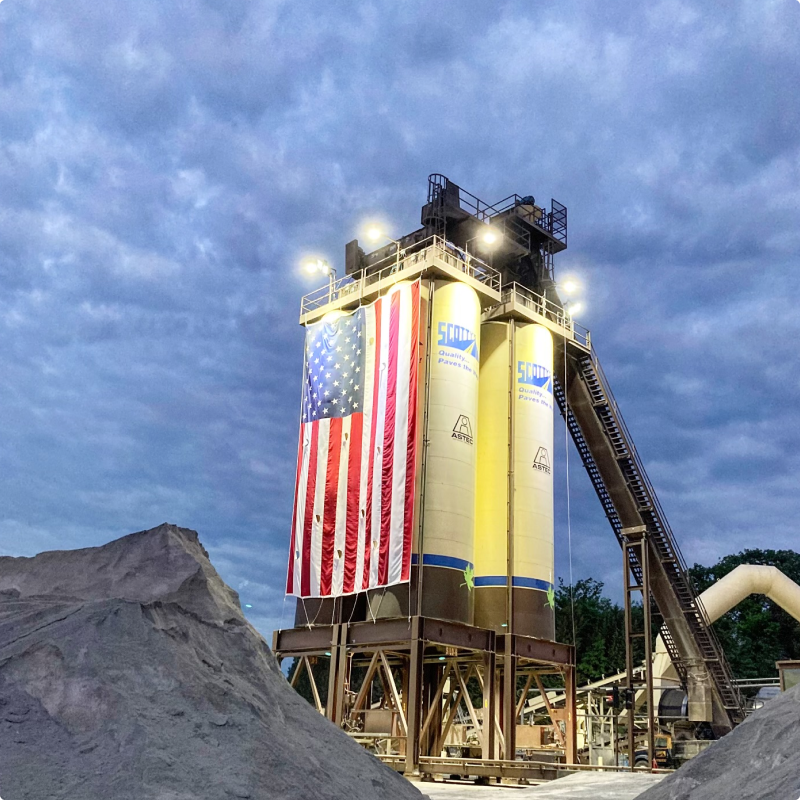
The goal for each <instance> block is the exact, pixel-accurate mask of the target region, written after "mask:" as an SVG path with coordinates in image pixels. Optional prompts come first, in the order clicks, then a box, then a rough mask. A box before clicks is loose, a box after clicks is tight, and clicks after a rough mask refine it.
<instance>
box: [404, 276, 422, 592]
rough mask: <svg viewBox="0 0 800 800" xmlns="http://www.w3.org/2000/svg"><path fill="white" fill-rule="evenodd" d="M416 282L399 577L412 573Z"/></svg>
mask: <svg viewBox="0 0 800 800" xmlns="http://www.w3.org/2000/svg"><path fill="white" fill-rule="evenodd" d="M419 314H420V297H419V282H417V283H415V284H414V285H413V286H412V287H411V336H410V342H411V352H410V353H409V370H408V372H409V378H408V436H407V438H406V490H405V499H406V509H405V518H404V520H403V523H404V524H403V562H402V563H403V566H402V572H401V577H400V580H403V581H407V580H408V579H409V578H410V576H411V548H412V546H413V537H414V486H415V483H414V481H415V479H416V471H417V402H418V400H417V375H418V374H419V360H420V356H419V348H420V342H419Z"/></svg>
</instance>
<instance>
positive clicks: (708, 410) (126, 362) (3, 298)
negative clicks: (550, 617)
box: [0, 0, 800, 631]
mask: <svg viewBox="0 0 800 800" xmlns="http://www.w3.org/2000/svg"><path fill="white" fill-rule="evenodd" d="M0 25H2V26H3V39H4V58H3V62H2V65H0V326H2V331H3V337H2V346H0V369H2V374H3V380H2V382H0V408H2V409H3V419H4V422H5V426H4V436H3V437H2V438H1V439H0V468H2V471H3V474H4V476H6V478H5V480H4V481H3V485H2V489H0V492H1V493H2V494H0V502H2V505H3V508H4V509H5V511H6V513H5V514H4V515H3V516H4V519H3V521H2V523H1V524H0V547H1V548H2V549H3V551H4V552H8V553H14V554H17V553H19V554H30V553H32V552H35V551H37V550H39V549H42V548H52V547H75V546H82V545H90V544H99V543H101V542H103V541H105V540H106V539H108V538H110V537H111V536H113V535H118V534H122V533H126V532H128V531H131V530H136V529H141V528H143V527H147V526H150V525H155V524H158V523H160V522H162V521H164V520H169V521H173V522H176V523H179V524H182V525H188V526H191V527H195V528H197V529H198V530H199V531H200V533H201V536H202V537H203V540H204V541H205V542H206V544H207V545H208V547H209V550H210V552H211V554H212V557H214V558H215V560H216V561H217V562H218V563H219V565H220V569H221V571H222V573H223V575H224V577H225V578H226V579H227V580H228V581H229V582H230V583H231V584H232V585H234V587H236V588H237V589H239V590H240V591H241V592H242V596H243V600H244V601H245V602H250V603H251V605H253V609H252V614H253V618H254V619H256V621H257V622H258V624H259V625H261V627H262V629H263V630H265V631H267V630H268V629H269V628H270V627H271V626H272V625H276V624H279V621H280V612H279V611H278V610H277V609H278V608H279V607H280V605H281V590H282V581H283V571H284V569H285V566H284V565H285V550H286V546H287V541H288V524H289V512H290V506H291V497H290V494H291V491H292V481H293V472H294V465H293V460H294V456H295V446H296V435H297V401H298V394H299V373H300V358H301V350H302V336H301V331H300V330H299V328H297V326H296V316H297V309H298V305H299V297H300V295H301V294H302V293H303V292H304V291H306V290H307V288H308V285H307V284H306V283H305V282H304V279H303V277H302V276H301V275H299V274H298V272H297V270H296V264H297V262H298V259H299V258H300V257H301V255H303V254H304V253H306V252H317V253H320V254H325V255H326V256H327V257H328V258H329V259H331V260H334V261H338V260H339V259H340V258H341V254H342V247H343V243H344V242H345V241H347V240H349V239H350V238H352V237H353V235H356V234H357V233H358V228H359V225H360V224H361V223H362V221H363V220H364V219H365V218H366V217H368V216H369V215H371V214H376V213H380V214H381V215H382V216H383V217H384V218H386V219H387V220H390V221H391V224H392V229H393V231H394V232H396V233H400V232H403V231H405V230H407V229H411V228H413V227H414V226H415V225H416V224H417V221H418V209H419V206H420V205H421V204H422V202H423V200H424V192H425V177H426V175H427V174H428V173H429V172H434V171H438V172H444V173H445V174H447V175H449V176H450V177H451V178H453V179H454V180H456V181H457V182H459V183H461V184H462V185H463V186H465V187H466V188H468V189H470V190H471V191H474V192H476V193H477V194H479V195H480V196H482V197H484V198H485V199H487V200H489V201H492V200H496V199H498V198H500V197H502V196H505V195H506V194H509V193H510V192H513V191H518V192H522V193H529V192H530V193H534V194H536V195H537V196H539V197H541V198H549V197H550V196H551V195H554V196H556V197H557V198H558V199H560V200H561V201H562V202H564V203H566V204H567V205H568V206H569V210H570V249H569V250H568V251H567V252H566V253H565V254H564V255H563V256H561V257H560V260H559V261H558V262H557V268H558V269H559V272H560V273H561V274H566V273H567V272H575V273H578V274H580V275H581V276H582V277H583V278H584V280H585V282H586V285H587V289H586V291H587V295H588V298H587V300H588V306H589V311H588V312H587V315H586V318H585V320H583V321H584V322H585V323H586V324H587V325H588V326H589V327H591V328H592V329H593V334H594V340H595V342H596V343H597V346H598V349H599V352H600V354H601V357H602V360H603V363H604V366H605V368H606V371H607V373H608V375H609V377H610V379H611V382H612V385H613V387H614V391H615V394H616V395H617V399H618V400H619V402H620V404H621V406H622V408H623V412H624V414H625V416H626V419H627V421H628V424H629V427H630V428H631V430H632V432H633V434H634V437H635V439H636V443H637V447H638V449H639V451H640V453H641V454H642V456H643V457H644V459H645V462H646V463H647V465H648V467H649V470H650V473H651V477H652V479H653V481H654V482H655V484H656V487H657V489H659V491H660V496H661V500H662V502H663V504H664V506H665V507H666V510H667V512H668V514H669V516H670V518H671V520H672V523H673V527H674V528H675V530H676V533H677V534H678V535H679V539H680V541H681V544H682V546H683V549H684V551H685V553H686V555H687V557H688V558H689V560H693V559H698V560H705V561H710V560H713V559H715V558H717V557H718V556H720V555H722V554H724V553H727V552H731V551H733V550H737V549H741V548H743V547H746V546H754V547H758V546H773V547H792V546H794V542H795V540H796V534H795V533H794V532H793V530H792V528H791V522H790V521H791V520H792V519H793V518H794V517H795V516H796V515H797V512H798V510H800V509H798V502H800V501H798V499H797V492H796V491H795V489H794V486H795V485H796V478H795V476H796V475H797V474H798V473H797V467H798V464H797V455H796V453H797V444H798V442H797V439H798V434H797V431H798V430H800V424H798V423H800V420H799V419H798V408H800V405H799V403H798V400H800V397H798V394H799V392H800V387H799V386H798V377H797V370H796V367H795V365H796V362H797V358H796V355H795V341H796V339H797V333H798V330H797V329H798V321H797V320H798V317H797V314H796V311H795V308H794V306H795V302H794V298H795V297H796V296H797V293H798V288H800V287H799V286H798V282H799V281H800V278H798V275H799V274H800V272H799V271H798V269H797V267H798V252H800V233H798V231H800V226H798V224H797V220H798V211H800V180H798V179H799V178H800V101H799V100H798V95H797V91H796V87H797V86H798V84H800V59H798V56H797V53H798V52H800V6H798V4H797V3H795V2H793V1H792V0H765V1H761V2H755V0H739V2H736V3H733V4H728V5H718V6H714V5H708V4H703V3H700V2H697V0H686V1H685V2H679V1H678V0H665V2H654V3H650V4H634V3H624V2H622V1H621V0H617V1H616V2H612V3H606V4H602V5H595V6H591V7H587V6H586V5H585V4H582V3H577V2H566V3H560V4H550V3H544V4H538V5H536V6H534V5H531V4H528V3H523V2H517V1H516V0H509V1H508V2H502V3H496V4H486V3H480V2H477V0H469V1H468V2H460V3H445V4H439V5H434V6H431V5H430V4H423V3H421V2H407V3H402V4H396V3H388V2H377V1H376V2H363V3H358V4H353V3H345V2H331V3H321V2H311V3H290V2H278V1H277V0H272V1H267V0H263V1H260V2H252V3H251V2H247V3H245V2H229V3H225V4H224V5H222V6H221V5H219V4H213V3H200V4H189V3H186V2H182V1H181V0H171V1H169V2H166V3H162V4H160V5H159V6H158V7H148V6H143V5H132V6H126V7H122V6H120V7H115V8H114V9H111V8H107V7H106V6H103V5H102V4H97V3H89V2H86V0H77V1H76V2H72V3H69V4H49V3H44V2H41V0H30V1H26V0H8V2H6V3H3V4H2V5H1V6H0ZM557 466H558V473H559V476H558V478H557V480H558V481H559V490H558V491H559V497H558V508H559V519H558V522H557V537H558V547H557V551H558V566H559V570H560V573H561V574H562V575H564V576H566V574H567V570H568V566H567V560H568V559H567V547H566V520H565V499H566V498H565V487H564V480H563V476H564V466H565V463H564V452H563V446H562V452H561V456H560V459H559V462H558V465H557ZM570 469H571V484H570V486H571V491H570V501H571V502H570V508H571V522H572V525H571V527H572V545H573V548H572V549H573V570H574V572H575V575H576V576H577V577H581V576H585V575H589V574H592V575H595V576H597V577H601V578H603V579H605V580H606V581H607V582H608V583H609V586H610V588H611V587H612V584H618V583H619V578H618V567H619V565H618V562H619V553H618V549H617V546H616V544H615V542H614V541H613V537H612V536H611V534H610V531H608V529H607V523H606V522H605V520H604V519H603V516H602V513H601V512H600V510H599V506H598V504H597V502H596V500H595V499H594V497H593V496H592V490H591V487H590V486H588V482H587V481H586V478H585V475H583V471H582V468H581V467H580V466H579V464H578V461H577V456H576V455H575V453H574V451H573V453H572V456H571V460H570ZM248 598H249V599H248Z"/></svg>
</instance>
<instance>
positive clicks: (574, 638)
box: [564, 339, 578, 663]
mask: <svg viewBox="0 0 800 800" xmlns="http://www.w3.org/2000/svg"><path fill="white" fill-rule="evenodd" d="M564 407H565V409H566V412H567V413H566V414H565V415H564V450H565V455H566V463H567V468H566V473H567V549H568V551H569V602H570V607H571V610H572V645H573V647H575V649H576V654H575V661H576V663H577V660H578V659H577V647H578V637H577V635H576V633H575V584H574V581H573V578H572V518H571V515H570V496H569V415H570V414H571V413H572V412H571V411H570V408H569V402H568V400H567V342H566V339H565V340H564Z"/></svg>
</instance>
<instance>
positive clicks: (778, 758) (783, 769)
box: [637, 686, 800, 800]
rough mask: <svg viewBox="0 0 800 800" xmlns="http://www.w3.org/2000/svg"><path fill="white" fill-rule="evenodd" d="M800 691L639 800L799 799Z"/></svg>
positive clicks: (764, 709)
mask: <svg viewBox="0 0 800 800" xmlns="http://www.w3.org/2000/svg"><path fill="white" fill-rule="evenodd" d="M799 797H800V686H796V687H795V688H794V689H791V690H790V691H788V692H785V693H784V694H782V695H779V696H778V697H776V698H774V699H773V700H770V701H769V702H767V703H766V704H765V705H764V706H763V707H762V708H760V709H759V710H758V711H756V712H755V713H754V714H753V715H752V716H751V717H749V718H748V719H747V720H746V721H745V722H743V723H742V724H741V725H739V726H738V727H737V728H735V729H734V730H733V732H732V733H729V734H728V735H727V736H725V737H724V738H722V739H720V740H719V741H718V742H715V743H714V744H713V745H712V746H711V747H709V748H708V749H707V750H704V751H703V752H702V753H700V755H699V756H697V757H696V758H693V759H692V760H691V761H689V762H687V763H686V764H685V765H684V766H682V767H681V768H680V769H679V770H678V771H677V772H674V773H673V774H672V775H669V776H668V777H666V778H665V779H664V780H663V781H661V783H659V784H658V785H657V786H655V787H653V788H652V789H649V790H648V791H646V792H644V793H643V794H641V795H639V797H638V798H637V800H798V798H799Z"/></svg>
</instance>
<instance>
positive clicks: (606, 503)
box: [554, 351, 744, 729]
mask: <svg viewBox="0 0 800 800" xmlns="http://www.w3.org/2000/svg"><path fill="white" fill-rule="evenodd" d="M562 354H563V351H562ZM565 357H566V364H564V363H563V362H562V367H563V369H562V370H561V376H562V377H561V380H558V379H557V380H555V381H554V393H555V397H556V401H557V402H558V405H559V408H560V409H561V414H562V416H563V417H564V419H565V421H566V424H567V427H568V429H569V432H570V435H571V436H572V440H573V442H574V443H575V446H576V447H577V449H578V453H579V454H580V456H581V459H582V461H583V465H584V467H585V468H586V471H587V473H588V474H589V478H590V480H591V482H592V485H593V486H594V489H595V491H596V492H597V496H598V498H599V499H600V503H601V505H602V506H603V510H604V511H605V515H606V517H607V519H608V521H609V523H610V524H611V527H612V528H613V529H614V533H615V534H616V536H617V538H618V540H619V541H620V544H622V543H623V533H622V531H623V528H627V527H630V526H637V525H645V526H646V527H647V540H648V542H649V550H648V552H649V553H650V558H649V561H650V572H651V580H650V585H651V591H652V595H653V599H654V600H655V603H656V605H657V606H658V610H659V612H660V614H661V616H662V617H663V618H664V622H665V625H663V626H662V630H661V636H662V639H663V640H664V644H665V646H666V648H667V651H668V653H669V655H670V658H671V659H672V663H673V664H674V666H675V669H676V671H677V673H678V675H679V676H680V679H681V682H682V683H683V685H684V686H686V685H687V682H688V681H689V679H690V678H691V679H692V680H695V681H698V682H699V683H700V684H705V685H707V686H711V687H713V690H714V692H715V696H714V698H713V703H714V707H715V709H714V710H715V714H714V717H715V724H716V727H718V728H723V729H724V728H726V727H728V726H729V727H733V726H734V725H735V724H737V723H738V722H740V721H741V720H742V719H744V711H743V709H742V704H741V699H740V697H739V693H738V691H737V689H736V688H735V685H734V683H733V678H732V675H731V672H730V668H729V667H728V664H727V662H726V660H725V657H724V654H723V652H722V648H721V647H720V644H719V642H718V640H717V638H716V636H715V634H714V632H713V630H712V629H711V626H710V625H709V623H708V621H707V618H706V615H705V612H704V611H703V609H702V606H701V605H700V604H699V603H698V601H697V596H696V594H695V591H694V588H693V586H692V583H691V580H690V578H689V575H688V572H687V568H686V563H685V562H684V559H683V556H682V555H681V552H680V549H679V548H678V544H677V542H676V541H675V538H674V536H673V534H672V531H671V529H670V527H669V523H668V522H667V518H666V516H665V515H664V511H663V509H662V508H661V505H660V504H659V502H658V498H657V497H656V493H655V491H654V489H653V486H652V484H651V483H650V480H649V478H648V477H647V473H646V471H645V469H644V465H643V464H642V462H641V459H640V458H639V456H638V454H637V452H636V448H635V446H634V444H633V440H632V438H631V435H630V433H629V432H628V430H627V428H626V426H625V422H624V421H623V419H622V415H621V413H620V411H619V407H618V406H617V403H616V401H615V400H614V397H613V395H612V393H611V390H610V388H609V385H608V381H607V379H606V378H605V376H604V374H603V371H602V368H601V367H600V363H599V361H598V360H597V357H596V356H595V354H594V352H592V353H586V352H584V351H580V352H577V351H573V352H569V351H568V352H567V353H566V354H565ZM564 376H566V383H567V385H566V386H565V385H564ZM630 552H631V556H630V557H631V564H630V566H631V572H632V573H633V575H634V576H635V577H636V579H637V581H638V582H639V583H640V584H641V583H642V569H641V565H640V564H639V563H638V561H637V559H636V558H635V556H634V555H633V554H632V552H633V551H630ZM726 723H727V725H726Z"/></svg>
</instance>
